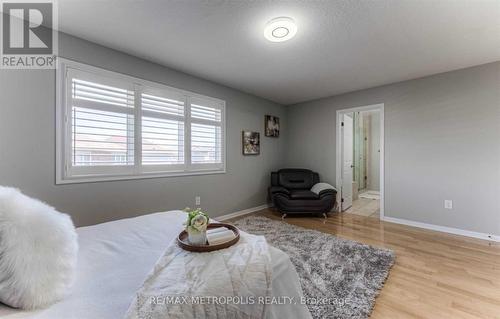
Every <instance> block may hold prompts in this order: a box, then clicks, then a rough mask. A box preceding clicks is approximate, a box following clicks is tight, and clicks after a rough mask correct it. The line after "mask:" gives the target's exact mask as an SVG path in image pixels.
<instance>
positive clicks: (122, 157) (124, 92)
mask: <svg viewBox="0 0 500 319" xmlns="http://www.w3.org/2000/svg"><path fill="white" fill-rule="evenodd" d="M68 82H69V84H70V85H71V92H70V95H69V103H70V106H71V130H70V132H71V167H73V168H76V169H77V168H79V167H80V168H82V171H83V170H84V167H87V168H88V167H102V166H133V165H134V147H135V146H134V125H135V118H134V91H133V86H131V85H128V84H121V83H120V84H118V83H117V82H116V81H113V80H108V79H106V78H101V77H97V76H93V75H89V74H84V73H82V72H79V71H77V70H70V71H69V72H68Z"/></svg>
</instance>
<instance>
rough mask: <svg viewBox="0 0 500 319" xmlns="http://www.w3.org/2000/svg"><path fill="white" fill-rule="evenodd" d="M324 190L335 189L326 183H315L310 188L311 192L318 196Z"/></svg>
mask: <svg viewBox="0 0 500 319" xmlns="http://www.w3.org/2000/svg"><path fill="white" fill-rule="evenodd" d="M325 189H333V190H336V189H335V187H333V186H332V185H330V184H328V183H317V184H314V186H313V187H312V188H311V192H313V193H316V194H319V193H320V192H321V191H324V190H325Z"/></svg>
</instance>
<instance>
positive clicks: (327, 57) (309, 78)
mask: <svg viewBox="0 0 500 319" xmlns="http://www.w3.org/2000/svg"><path fill="white" fill-rule="evenodd" d="M58 3H59V17H60V18H59V29H60V30H61V31H63V32H66V33H69V34H72V35H75V36H78V37H81V38H83V39H87V40H89V41H92V42H96V43H99V44H102V45H104V46H107V47H110V48H114V49H117V50H121V51H124V52H127V53H130V54H133V55H136V56H139V57H142V58H145V59H148V60H151V61H154V62H157V63H160V64H163V65H166V66H168V67H171V68H174V69H177V70H180V71H184V72H186V73H189V74H192V75H196V76H199V77H202V78H205V79H209V80H212V81H215V82H218V83H221V84H225V85H227V86H230V87H233V88H237V89H240V90H242V91H245V92H249V93H252V94H255V95H258V96H261V97H264V98H267V99H270V100H273V101H276V102H279V103H282V104H292V103H297V102H301V101H305V100H311V99H316V98H320V97H325V96H329V95H334V94H338V93H343V92H348V91H353V90H358V89H363V88H368V87H373V86H378V85H382V84H387V83H393V82H398V81H402V80H407V79H412V78H417V77H422V76H426V75H430V74H435V73H440V72H444V71H449V70H454V69H460V68H464V67H468V66H472V65H478V64H483V63H487V62H492V61H497V60H500V0H498V1H497V0H466V1H465V0H433V1H430V0H392V1H389V0H377V1H371V0H370V1H367V0H359V1H346V0H344V1H337V0H331V1H328V0H324V1H305V0H303V1H236V0H235V1H222V0H220V1H217V0H214V1H209V0H205V1H164V0H163V1H160V0H156V1H149V0H144V1H123V0H122V1H118V0H116V1H115V0H85V1H83V0H78V1H77V0H59V1H58ZM278 16H290V17H293V18H294V19H295V20H296V22H297V24H298V32H297V35H296V36H295V38H293V39H292V40H290V41H288V42H284V43H271V42H268V41H267V40H265V39H264V37H263V29H264V26H265V24H266V23H267V22H268V21H269V20H271V19H272V18H275V17H278Z"/></svg>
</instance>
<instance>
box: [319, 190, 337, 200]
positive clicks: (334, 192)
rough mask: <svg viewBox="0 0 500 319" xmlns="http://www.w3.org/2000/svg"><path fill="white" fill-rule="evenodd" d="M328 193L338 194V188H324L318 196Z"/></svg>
mask: <svg viewBox="0 0 500 319" xmlns="http://www.w3.org/2000/svg"><path fill="white" fill-rule="evenodd" d="M328 195H333V196H335V195H337V190H336V189H324V190H322V191H321V192H319V194H318V196H319V197H320V198H321V197H325V196H328Z"/></svg>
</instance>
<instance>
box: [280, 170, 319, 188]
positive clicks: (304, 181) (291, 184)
mask: <svg viewBox="0 0 500 319" xmlns="http://www.w3.org/2000/svg"><path fill="white" fill-rule="evenodd" d="M278 181H279V185H281V186H283V187H285V188H288V189H310V188H311V187H312V186H313V185H314V182H315V181H314V174H313V172H312V171H310V170H308V169H282V170H279V171H278Z"/></svg>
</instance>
